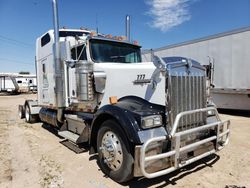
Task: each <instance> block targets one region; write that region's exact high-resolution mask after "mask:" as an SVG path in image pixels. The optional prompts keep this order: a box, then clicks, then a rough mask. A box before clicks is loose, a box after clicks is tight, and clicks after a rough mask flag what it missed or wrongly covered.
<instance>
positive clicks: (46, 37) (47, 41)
mask: <svg viewBox="0 0 250 188" xmlns="http://www.w3.org/2000/svg"><path fill="white" fill-rule="evenodd" d="M49 42H50V36H49V34H48V33H47V34H46V35H44V36H43V37H42V39H41V46H42V47H43V46H45V45H46V44H48V43H49Z"/></svg>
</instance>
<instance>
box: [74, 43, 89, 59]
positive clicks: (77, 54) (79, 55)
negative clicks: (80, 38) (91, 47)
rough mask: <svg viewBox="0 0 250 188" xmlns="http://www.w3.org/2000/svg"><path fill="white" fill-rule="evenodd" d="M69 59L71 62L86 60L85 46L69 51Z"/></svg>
mask: <svg viewBox="0 0 250 188" xmlns="http://www.w3.org/2000/svg"><path fill="white" fill-rule="evenodd" d="M71 57H72V59H73V60H77V59H79V60H87V54H86V48H85V45H82V46H77V47H75V48H73V49H72V50H71Z"/></svg>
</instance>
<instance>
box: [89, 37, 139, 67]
mask: <svg viewBox="0 0 250 188" xmlns="http://www.w3.org/2000/svg"><path fill="white" fill-rule="evenodd" d="M90 51H91V57H92V59H93V61H94V62H97V63H102V62H118V63H138V62H141V51H140V47H139V46H134V45H131V44H126V43H121V42H113V41H105V40H93V39H92V40H90Z"/></svg>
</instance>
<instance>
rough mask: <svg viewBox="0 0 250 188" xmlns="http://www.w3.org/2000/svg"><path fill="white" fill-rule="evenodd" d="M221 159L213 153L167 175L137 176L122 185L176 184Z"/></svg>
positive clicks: (137, 186)
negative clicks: (148, 177)
mask: <svg viewBox="0 0 250 188" xmlns="http://www.w3.org/2000/svg"><path fill="white" fill-rule="evenodd" d="M219 159H220V156H218V155H216V154H212V155H210V156H208V157H206V158H203V159H201V160H199V161H196V162H194V163H192V164H190V165H187V166H186V167H183V168H181V169H179V170H176V171H174V172H171V173H169V174H167V175H164V176H161V177H158V178H153V179H147V178H135V179H133V180H131V181H129V182H127V183H124V184H122V185H123V186H129V187H131V188H139V187H150V186H153V185H156V184H160V185H159V186H157V188H161V187H166V186H167V185H176V184H177V181H178V180H180V179H182V178H184V177H186V176H188V175H190V174H192V173H195V172H197V171H199V170H201V169H203V168H207V167H210V168H212V167H213V164H215V163H216V162H217V161H218V160H219Z"/></svg>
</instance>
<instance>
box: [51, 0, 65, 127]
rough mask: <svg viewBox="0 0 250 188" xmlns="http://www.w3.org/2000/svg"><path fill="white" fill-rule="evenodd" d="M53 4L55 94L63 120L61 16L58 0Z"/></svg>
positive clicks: (53, 0) (58, 114)
mask: <svg viewBox="0 0 250 188" xmlns="http://www.w3.org/2000/svg"><path fill="white" fill-rule="evenodd" d="M52 4H53V22H54V61H55V81H56V83H55V94H56V106H57V108H58V110H57V120H58V121H59V122H61V123H62V122H63V109H64V106H65V105H64V98H63V96H64V92H63V86H64V83H63V66H62V62H61V60H60V43H59V18H58V7H57V0H52Z"/></svg>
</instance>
